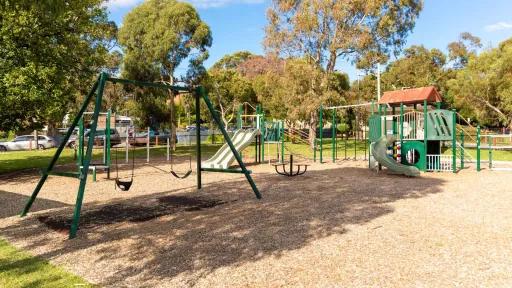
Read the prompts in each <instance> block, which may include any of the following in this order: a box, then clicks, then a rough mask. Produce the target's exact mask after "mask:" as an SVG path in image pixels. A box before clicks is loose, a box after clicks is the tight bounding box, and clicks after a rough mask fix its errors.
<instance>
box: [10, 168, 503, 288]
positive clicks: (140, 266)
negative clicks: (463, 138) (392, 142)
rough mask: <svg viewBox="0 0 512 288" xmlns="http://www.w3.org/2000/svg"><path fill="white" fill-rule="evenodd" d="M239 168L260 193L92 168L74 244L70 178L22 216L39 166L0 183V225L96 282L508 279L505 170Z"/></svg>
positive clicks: (214, 182)
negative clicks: (292, 173) (413, 174)
mask: <svg viewBox="0 0 512 288" xmlns="http://www.w3.org/2000/svg"><path fill="white" fill-rule="evenodd" d="M187 167H188V163H181V164H179V165H178V166H177V167H176V168H177V169H187ZM250 168H251V169H252V171H253V174H252V175H253V176H254V181H255V182H256V183H258V185H259V189H260V190H261V191H264V192H263V196H264V197H263V198H262V199H261V200H256V199H255V198H254V195H253V194H252V193H251V187H250V185H248V184H247V182H246V181H245V179H244V178H243V177H242V175H237V174H218V173H216V174H213V173H211V174H205V175H204V179H203V180H204V186H203V188H202V189H201V190H196V189H195V181H194V177H189V178H186V179H183V180H175V179H172V178H170V176H169V175H168V174H164V173H158V172H157V171H155V170H154V169H152V168H151V167H148V166H138V167H136V170H135V175H136V176H135V178H134V180H135V181H134V184H133V187H132V188H131V189H130V191H129V192H121V191H119V190H114V189H113V188H114V187H113V185H114V184H113V183H112V181H110V180H106V179H104V177H103V175H99V176H98V180H97V182H90V185H88V186H87V189H86V193H85V195H86V196H85V198H84V206H83V211H84V212H83V214H82V218H81V221H82V222H81V226H80V230H79V233H78V234H77V237H76V238H75V239H73V240H68V229H69V221H70V217H69V215H70V214H71V213H72V210H73V204H74V202H75V197H74V196H75V195H74V193H71V192H72V191H73V190H76V189H77V186H78V183H77V181H74V179H71V178H64V177H52V178H50V179H49V180H48V183H47V185H45V186H44V187H43V189H42V191H41V194H40V195H41V196H40V199H38V201H36V202H35V203H34V206H33V213H31V214H30V216H28V217H24V218H20V217H18V216H17V215H18V214H19V207H21V206H23V205H24V204H25V202H26V200H27V199H28V197H29V196H30V191H31V190H32V189H33V187H34V186H35V184H36V183H37V180H38V175H37V174H36V173H28V174H22V175H17V177H15V178H11V179H10V180H7V179H6V178H2V181H1V183H2V184H1V185H0V190H1V191H2V192H3V193H2V199H1V201H0V203H1V204H0V205H1V206H0V211H1V220H0V233H1V234H2V236H3V237H5V238H6V240H8V241H9V242H11V243H13V244H14V245H15V246H17V247H19V248H22V249H25V250H27V251H29V252H30V253H32V254H34V255H37V256H40V257H42V258H43V259H48V260H50V261H51V263H53V264H57V265H61V266H62V267H64V268H65V269H66V270H68V271H71V272H72V273H75V274H77V275H79V276H82V277H83V278H84V279H86V280H87V281H89V282H91V283H94V284H99V285H101V286H107V287H128V286H132V287H133V286H135V287H141V286H144V287H174V286H194V285H195V286H198V287H211V286H224V287H232V286H252V287H269V286H297V285H304V286H324V287H325V286H333V285H341V286H344V287H361V286H414V285H418V283H421V285H425V286H438V287H439V286H456V285H459V286H471V285H472V284H473V283H480V284H481V285H484V286H504V285H505V286H506V285H507V283H510V282H509V280H510V278H509V275H510V274H511V273H512V271H511V267H512V263H511V262H510V261H511V260H510V259H512V257H511V256H512V255H511V254H510V251H512V249H511V248H512V247H511V243H510V233H511V229H512V228H511V227H510V223H511V221H510V219H511V217H512V214H511V212H510V209H508V207H510V205H511V204H512V203H511V200H510V197H508V194H507V193H506V191H505V190H504V189H505V188H504V186H503V185H502V183H503V179H504V177H507V176H506V175H507V174H506V172H501V171H490V170H488V169H483V171H481V172H476V171H475V170H474V169H465V170H463V171H460V172H459V173H458V174H453V173H427V174H424V175H422V177H420V178H409V177H402V176H397V175H389V174H388V172H387V171H383V172H380V173H375V172H374V171H371V170H369V169H368V168H367V163H366V162H365V161H345V162H339V163H335V164H333V163H327V164H318V163H317V164H313V165H312V167H310V170H309V171H308V172H307V173H306V174H304V175H302V176H298V177H293V178H289V177H283V176H280V175H276V174H275V173H274V171H273V167H272V166H270V165H267V164H263V165H257V166H250ZM477 175H478V177H476V176H477ZM355 179H357V180H355ZM155 183H158V185H153V184H155ZM304 271H308V273H304Z"/></svg>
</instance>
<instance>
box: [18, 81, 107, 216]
mask: <svg viewBox="0 0 512 288" xmlns="http://www.w3.org/2000/svg"><path fill="white" fill-rule="evenodd" d="M100 78H101V77H100ZM99 82H100V79H98V80H97V81H96V82H95V83H94V85H93V87H92V89H91V91H90V92H89V94H87V96H86V97H85V101H84V103H83V104H82V107H81V108H80V110H79V111H78V114H77V116H76V117H75V119H73V122H71V126H70V127H69V128H68V131H67V132H66V135H64V138H63V139H62V141H61V143H60V145H59V148H57V151H56V152H55V154H54V155H53V158H52V160H50V163H49V164H48V167H47V168H46V170H45V172H43V174H42V175H41V178H40V179H39V182H37V185H36V188H35V189H34V191H33V192H32V195H31V196H30V198H29V199H28V201H27V203H26V204H25V208H24V209H23V211H22V212H21V215H20V216H21V217H23V216H25V215H27V213H28V211H30V208H31V207H32V204H34V201H35V200H36V198H37V195H38V194H39V192H40V191H41V188H42V187H43V185H44V183H45V182H46V179H48V172H51V171H52V170H53V167H54V166H55V163H57V160H58V159H59V157H60V154H61V153H62V150H64V147H65V146H66V143H67V142H68V140H69V138H70V137H71V134H73V130H74V129H75V127H76V126H77V125H78V121H80V118H82V115H83V113H84V112H85V110H86V109H87V105H88V104H89V102H90V101H91V99H92V97H93V96H94V94H95V92H96V89H97V88H98V85H99Z"/></svg>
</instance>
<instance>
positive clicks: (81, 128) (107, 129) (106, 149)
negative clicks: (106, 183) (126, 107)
mask: <svg viewBox="0 0 512 288" xmlns="http://www.w3.org/2000/svg"><path fill="white" fill-rule="evenodd" d="M91 115H93V113H92V112H84V113H83V114H82V116H81V117H80V120H79V122H78V135H77V139H76V140H78V146H75V148H77V149H76V150H75V152H76V153H77V154H78V155H77V157H76V164H77V168H78V170H79V171H80V169H83V163H84V151H85V150H84V148H85V147H84V140H85V137H86V135H85V134H86V133H85V123H84V122H85V120H84V118H85V117H86V116H91ZM111 120H112V112H111V110H110V109H109V110H108V111H107V112H100V113H99V114H98V125H97V126H98V128H100V129H101V130H100V131H101V133H97V136H101V138H102V141H101V142H102V148H103V153H102V160H101V162H92V163H90V165H89V170H90V171H92V179H93V181H94V182H96V171H97V170H98V169H102V170H103V171H104V172H107V179H110V166H111V164H112V163H111V147H112V145H111V132H112V131H111V128H112V127H111V124H112V121H111ZM114 120H115V117H114ZM114 122H115V121H114ZM100 131H98V132H100ZM98 134H99V135H98ZM88 137H92V138H93V139H94V138H96V136H91V135H88ZM97 142H98V141H97V139H94V140H93V145H94V144H96V143H97Z"/></svg>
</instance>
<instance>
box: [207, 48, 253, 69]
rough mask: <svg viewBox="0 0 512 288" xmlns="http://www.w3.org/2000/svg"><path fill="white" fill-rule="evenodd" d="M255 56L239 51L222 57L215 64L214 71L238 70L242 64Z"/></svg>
mask: <svg viewBox="0 0 512 288" xmlns="http://www.w3.org/2000/svg"><path fill="white" fill-rule="evenodd" d="M251 56H253V54H252V53H251V52H249V51H238V52H235V53H233V54H228V55H225V56H224V57H222V58H221V59H220V60H219V61H217V62H215V64H213V66H212V69H215V70H219V69H236V68H237V67H238V66H239V65H240V64H241V63H243V62H245V61H246V60H247V59H249V58H250V57H251Z"/></svg>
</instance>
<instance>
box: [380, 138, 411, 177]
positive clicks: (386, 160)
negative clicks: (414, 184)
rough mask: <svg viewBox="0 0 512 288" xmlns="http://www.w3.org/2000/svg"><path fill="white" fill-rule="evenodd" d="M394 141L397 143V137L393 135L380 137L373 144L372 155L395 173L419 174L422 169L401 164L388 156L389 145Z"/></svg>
mask: <svg viewBox="0 0 512 288" xmlns="http://www.w3.org/2000/svg"><path fill="white" fill-rule="evenodd" d="M393 143H395V139H394V138H393V137H386V136H382V137H380V138H379V139H378V140H377V141H376V142H373V143H372V144H371V150H372V156H373V157H374V158H375V160H377V162H378V163H379V164H381V165H383V166H386V167H387V168H388V169H389V170H391V171H392V172H393V173H397V174H403V175H406V176H410V177H416V176H419V175H420V170H419V169H418V168H416V167H415V166H408V165H403V164H400V163H399V162H397V161H396V160H395V159H393V158H391V157H389V156H388V147H389V145H393Z"/></svg>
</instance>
